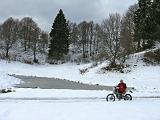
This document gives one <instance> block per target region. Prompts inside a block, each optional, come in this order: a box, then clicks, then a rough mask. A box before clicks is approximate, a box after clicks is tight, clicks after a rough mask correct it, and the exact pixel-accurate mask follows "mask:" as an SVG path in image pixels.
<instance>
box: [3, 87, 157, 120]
mask: <svg viewBox="0 0 160 120" xmlns="http://www.w3.org/2000/svg"><path fill="white" fill-rule="evenodd" d="M15 90H16V92H12V93H7V94H0V106H1V109H0V120H35V119H37V120H99V119H100V120H106V119H109V120H117V119H119V118H121V117H123V120H159V118H160V114H159V111H160V107H158V106H160V99H146V98H133V101H124V100H121V101H118V100H117V101H115V102H107V101H105V96H106V95H107V94H108V93H110V92H109V91H95V90H93V91H85V90H44V89H20V88H18V89H15ZM158 94H159V95H160V93H158ZM158 94H157V95H158ZM137 95H140V94H139V93H138V94H137V93H134V94H133V96H134V97H136V96H137ZM142 95H143V94H142ZM2 98H4V99H2ZM11 98H15V99H11ZM16 98H17V99H16ZM25 98H27V99H25Z"/></svg>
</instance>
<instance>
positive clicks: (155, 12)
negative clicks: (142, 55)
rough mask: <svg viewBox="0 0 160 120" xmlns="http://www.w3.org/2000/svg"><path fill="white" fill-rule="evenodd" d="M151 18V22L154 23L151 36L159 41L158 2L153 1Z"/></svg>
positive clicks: (159, 16) (159, 3)
mask: <svg viewBox="0 0 160 120" xmlns="http://www.w3.org/2000/svg"><path fill="white" fill-rule="evenodd" d="M151 15H152V18H153V22H155V29H154V30H155V31H154V34H153V37H154V38H153V39H154V40H159V39H160V19H159V18H160V1H159V0H154V1H153V4H152V14H151Z"/></svg>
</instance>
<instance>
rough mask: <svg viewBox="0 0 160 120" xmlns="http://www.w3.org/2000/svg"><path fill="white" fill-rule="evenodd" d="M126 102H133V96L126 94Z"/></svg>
mask: <svg viewBox="0 0 160 120" xmlns="http://www.w3.org/2000/svg"><path fill="white" fill-rule="evenodd" d="M124 100H132V96H131V95H130V94H125V95H124Z"/></svg>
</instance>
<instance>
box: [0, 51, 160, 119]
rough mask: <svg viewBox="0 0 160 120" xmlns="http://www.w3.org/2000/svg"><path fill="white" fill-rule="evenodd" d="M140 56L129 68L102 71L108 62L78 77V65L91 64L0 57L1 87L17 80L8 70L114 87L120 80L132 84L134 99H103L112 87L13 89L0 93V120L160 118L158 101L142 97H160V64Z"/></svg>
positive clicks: (79, 67)
mask: <svg viewBox="0 0 160 120" xmlns="http://www.w3.org/2000/svg"><path fill="white" fill-rule="evenodd" d="M142 54H143V53H137V54H135V55H132V56H131V57H132V59H130V60H128V61H127V62H128V63H129V64H130V65H131V68H130V69H131V72H129V73H118V72H107V73H105V74H104V73H102V71H101V70H100V68H102V67H104V66H106V64H107V62H104V63H102V64H99V65H98V66H97V67H94V68H92V69H89V71H88V72H87V73H85V74H84V75H81V74H80V72H79V69H84V68H87V67H90V66H91V64H82V65H76V64H72V63H67V64H62V65H49V64H45V65H27V64H23V63H20V62H10V63H8V62H6V61H4V60H0V87H1V88H5V87H11V86H13V85H14V84H18V83H20V80H19V79H16V78H14V77H12V76H9V75H8V74H16V75H25V76H39V77H55V78H61V79H67V80H73V81H81V82H84V83H89V84H102V85H112V86H114V85H116V84H117V83H118V82H119V80H120V79H124V81H125V82H126V83H127V86H132V87H135V88H136V91H134V93H132V96H133V101H123V100H122V101H116V102H106V101H105V97H106V95H107V94H108V93H111V91H96V90H90V91H86V90H55V89H52V90H47V89H22V88H13V89H15V92H11V93H6V94H0V106H1V109H0V120H35V119H37V120H106V119H109V120H117V119H121V118H122V119H123V120H160V114H159V111H160V107H159V106H160V99H159V98H154V99H151V98H141V97H152V96H153V97H156V96H160V66H146V65H145V64H144V63H143V62H142V61H141V58H142Z"/></svg>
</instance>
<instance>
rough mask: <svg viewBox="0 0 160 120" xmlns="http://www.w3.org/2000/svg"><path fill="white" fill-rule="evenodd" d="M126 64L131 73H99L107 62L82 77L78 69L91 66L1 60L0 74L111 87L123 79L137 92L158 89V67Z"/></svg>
mask: <svg viewBox="0 0 160 120" xmlns="http://www.w3.org/2000/svg"><path fill="white" fill-rule="evenodd" d="M134 57H135V56H134ZM136 57H137V56H136ZM140 58H141V57H140ZM128 62H130V64H131V72H129V73H119V72H107V73H105V74H104V73H101V72H99V71H100V68H102V67H104V66H106V64H107V62H104V63H102V64H100V65H99V66H97V67H94V68H92V69H89V72H87V73H85V74H84V75H82V74H80V72H79V69H84V68H87V67H90V66H91V65H92V64H82V65H76V64H73V63H66V64H62V65H49V64H45V65H28V64H24V63H20V62H10V63H8V62H6V61H4V60H1V61H0V65H1V68H0V73H4V74H11V75H12V74H16V75H25V76H38V77H50V78H52V77H54V78H61V79H67V80H72V81H80V82H83V83H89V84H102V85H111V86H115V85H116V84H117V83H118V82H119V80H120V79H123V80H124V81H125V82H126V83H127V86H131V87H135V88H136V89H137V90H147V89H148V90H151V89H152V90H154V89H155V88H156V89H159V88H160V87H159V84H160V66H146V65H144V63H143V62H142V61H139V62H138V63H137V61H136V60H135V59H133V60H130V61H128ZM134 65H136V66H134Z"/></svg>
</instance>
